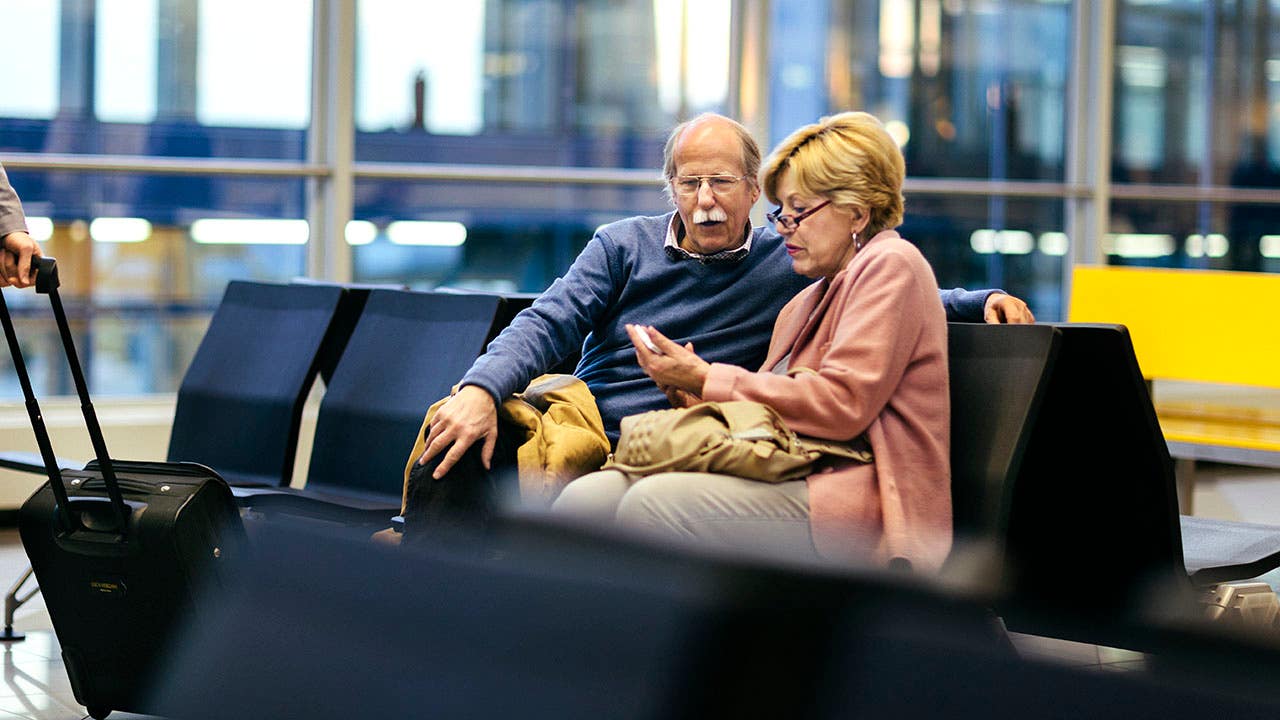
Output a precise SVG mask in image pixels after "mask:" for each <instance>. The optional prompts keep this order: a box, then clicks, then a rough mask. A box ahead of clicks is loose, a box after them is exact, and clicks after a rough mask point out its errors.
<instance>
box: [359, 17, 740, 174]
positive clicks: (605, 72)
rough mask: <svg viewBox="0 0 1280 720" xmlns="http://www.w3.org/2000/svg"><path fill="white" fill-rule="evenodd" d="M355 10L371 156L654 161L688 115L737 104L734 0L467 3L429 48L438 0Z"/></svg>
mask: <svg viewBox="0 0 1280 720" xmlns="http://www.w3.org/2000/svg"><path fill="white" fill-rule="evenodd" d="M357 7H358V23H359V26H358V29H357V48H358V51H357V53H358V56H357V67H356V106H357V107H356V123H357V129H358V130H359V131H361V132H360V133H359V134H358V136H357V138H356V157H357V158H359V159H361V160H385V161H395V162H403V161H405V160H406V159H409V160H417V161H422V162H441V163H496V164H530V165H560V166H586V167H593V166H594V167H628V168H633V167H644V168H649V167H652V168H655V169H656V168H657V167H659V165H660V161H659V162H654V158H660V157H661V153H660V150H661V145H662V142H663V141H664V140H665V133H666V131H667V130H668V129H669V127H670V126H671V125H672V124H674V123H675V121H676V118H677V117H678V116H679V117H683V116H686V115H691V114H695V113H698V112H702V111H704V110H714V111H721V112H723V111H724V110H725V109H726V102H727V97H728V87H729V52H728V47H729V37H730V23H729V19H730V12H729V8H730V3H729V2H728V0H696V1H695V0H625V1H624V2H611V3H604V2H592V3H560V2H549V1H548V0H487V1H486V2H484V3H479V2H475V3H463V4H462V5H461V6H459V8H458V9H457V10H456V11H454V12H453V13H451V15H450V22H449V31H448V32H447V33H440V34H437V35H434V36H433V39H432V42H429V43H427V42H423V41H422V38H421V37H420V34H421V28H423V27H427V26H429V25H430V24H431V23H432V22H436V20H437V18H436V15H437V14H438V12H439V10H438V8H436V7H435V6H430V7H426V8H423V9H420V10H413V9H412V8H411V7H408V6H406V5H405V4H404V3H401V2H396V1H395V0H360V2H359V4H358V6H357ZM415 13H420V14H421V15H422V18H423V19H422V21H421V22H413V21H412V18H413V17H415ZM406 18H409V20H408V21H407V20H406ZM460 135H462V136H471V137H466V138H463V137H456V136H460ZM654 147H657V148H658V149H659V153H658V154H657V155H654V154H652V148H654Z"/></svg>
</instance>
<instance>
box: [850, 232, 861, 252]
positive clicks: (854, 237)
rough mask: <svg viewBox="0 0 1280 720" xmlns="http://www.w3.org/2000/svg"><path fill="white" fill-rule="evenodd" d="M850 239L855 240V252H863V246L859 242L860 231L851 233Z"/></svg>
mask: <svg viewBox="0 0 1280 720" xmlns="http://www.w3.org/2000/svg"><path fill="white" fill-rule="evenodd" d="M850 237H852V238H853V251H854V252H858V251H859V250H861V249H862V244H861V243H859V242H858V231H857V230H854V231H853V232H852V233H850Z"/></svg>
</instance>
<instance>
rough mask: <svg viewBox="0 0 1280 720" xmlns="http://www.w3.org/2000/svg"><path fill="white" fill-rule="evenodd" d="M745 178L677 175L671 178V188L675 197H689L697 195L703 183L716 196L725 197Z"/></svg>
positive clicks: (738, 176) (740, 176) (737, 176)
mask: <svg viewBox="0 0 1280 720" xmlns="http://www.w3.org/2000/svg"><path fill="white" fill-rule="evenodd" d="M746 178H747V176H746V175H677V176H676V177H674V178H672V180H671V186H672V187H673V188H675V190H676V194H677V195H679V196H681V197H691V196H693V195H697V194H698V191H699V190H701V189H702V183H704V182H705V183H706V184H707V186H708V187H710V188H711V192H713V193H715V194H716V195H727V194H728V193H731V192H733V190H734V188H736V187H738V183H740V182H742V181H743V180H745V179H746Z"/></svg>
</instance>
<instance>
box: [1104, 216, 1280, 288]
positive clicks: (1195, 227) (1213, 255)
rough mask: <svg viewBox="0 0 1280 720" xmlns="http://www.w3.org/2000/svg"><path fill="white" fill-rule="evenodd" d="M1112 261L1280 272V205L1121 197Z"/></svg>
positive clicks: (1111, 238)
mask: <svg viewBox="0 0 1280 720" xmlns="http://www.w3.org/2000/svg"><path fill="white" fill-rule="evenodd" d="M1103 250H1104V251H1105V252H1106V253H1107V262H1108V263H1109V264H1112V265H1139V266H1144V267H1172V268H1211V269H1215V270H1247V271H1263V272H1280V205H1270V204H1247V203H1235V204H1226V203H1207V202H1201V203H1192V202H1151V201H1133V200H1128V201H1125V200H1115V201H1113V202H1112V204H1111V232H1110V233H1109V234H1108V235H1107V237H1106V238H1105V239H1104V241H1103Z"/></svg>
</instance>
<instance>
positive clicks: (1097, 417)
mask: <svg viewBox="0 0 1280 720" xmlns="http://www.w3.org/2000/svg"><path fill="white" fill-rule="evenodd" d="M267 292H277V293H281V295H282V296H284V295H290V296H291V298H290V300H289V301H288V302H287V303H284V304H283V305H281V306H279V307H276V306H273V305H272V304H271V303H270V302H268V301H267V300H265V299H264V297H262V296H258V295H256V293H267ZM304 292H305V293H309V294H310V295H312V296H315V297H316V298H324V300H323V302H324V303H326V304H325V305H324V308H325V309H324V310H321V311H318V312H317V317H318V318H319V319H322V318H323V317H324V316H325V314H326V312H332V318H331V319H330V320H329V321H328V323H327V324H326V323H324V322H320V321H319V320H317V321H316V322H315V325H316V328H317V329H313V330H312V331H310V334H309V335H308V336H307V341H306V342H297V343H294V344H291V345H290V347H291V348H292V352H294V353H295V354H296V355H298V356H299V359H298V360H297V361H296V363H297V365H298V368H299V369H301V368H302V367H303V366H304V365H305V364H306V362H304V359H306V358H311V359H310V360H309V361H308V362H310V363H311V365H310V366H308V367H307V369H306V370H305V372H299V373H297V375H298V376H299V377H301V381H300V382H299V383H297V385H296V388H295V386H294V385H288V386H289V388H290V390H289V392H287V393H283V395H284V396H286V399H287V400H288V402H287V403H286V402H280V403H278V404H279V405H280V406H281V408H283V407H284V406H285V405H288V408H289V409H288V412H289V413H290V418H291V420H290V422H289V423H288V424H287V426H288V427H290V428H292V429H293V430H292V437H291V438H289V439H288V447H289V448H290V450H291V448H292V445H293V444H294V443H296V427H297V418H298V416H299V410H300V404H301V402H302V399H303V398H305V395H306V389H307V388H308V387H309V385H310V382H311V379H313V378H314V377H315V375H316V374H321V375H322V376H323V375H325V374H326V370H325V368H328V371H327V375H328V377H327V388H326V393H325V398H324V400H323V401H322V404H321V407H320V415H319V418H318V421H317V428H316V440H315V443H314V449H313V454H312V460H311V469H310V472H309V477H308V480H307V486H306V488H305V489H304V490H301V491H298V490H292V489H285V488H279V487H270V488H251V487H241V488H237V490H236V494H237V497H238V498H239V499H240V502H241V503H242V504H243V505H245V506H246V507H251V508H253V509H255V510H258V511H264V512H269V513H270V512H281V513H286V514H299V515H303V516H310V517H319V518H323V519H327V520H331V521H335V522H339V523H342V524H344V525H361V526H382V525H385V523H386V521H387V518H388V514H387V513H388V511H389V510H390V511H394V509H395V508H398V506H399V498H400V489H401V478H402V469H403V463H404V461H405V455H404V453H405V448H406V447H409V446H410V445H411V443H412V438H413V433H414V432H415V431H416V430H417V428H418V426H419V424H420V421H421V413H422V409H423V408H424V407H425V406H426V405H427V404H429V403H430V402H432V401H433V400H435V399H437V398H439V397H442V396H443V395H444V394H446V393H447V392H448V389H449V385H450V384H451V383H453V382H454V381H456V379H457V378H458V377H460V376H461V375H462V373H463V371H464V370H465V369H466V368H467V367H468V366H469V365H470V364H471V362H472V361H473V360H474V358H475V357H476V356H477V355H478V354H479V353H480V352H481V351H482V348H483V346H484V344H485V343H486V342H487V340H488V339H489V338H491V337H492V336H493V335H495V334H496V333H497V332H498V331H499V330H500V329H501V328H502V327H504V326H505V325H506V324H507V323H508V322H510V320H511V318H512V317H513V316H514V314H515V313H516V312H517V311H518V310H519V309H521V308H523V307H526V306H527V305H528V304H529V303H530V302H531V301H532V299H533V298H532V296H520V297H515V298H499V297H494V296H487V295H467V294H450V293H420V292H411V291H405V290H394V289H384V288H373V289H369V288H358V287H347V288H338V287H333V286H304V287H298V286H268V285H263V284H254V283H233V284H232V286H231V287H229V288H228V292H227V299H226V300H224V303H223V305H222V306H221V307H220V308H219V310H218V313H217V314H216V315H215V318H214V321H213V323H211V327H210V331H209V334H208V335H207V336H206V340H205V343H203V344H202V346H201V350H200V351H199V352H198V353H197V358H196V361H194V362H193V364H192V369H191V371H190V372H189V373H188V376H189V378H188V380H187V381H184V383H183V391H182V392H181V393H180V400H179V419H180V420H181V419H182V418H183V417H184V415H186V414H187V413H184V411H183V406H184V404H185V403H186V400H185V399H184V397H183V396H187V395H189V394H190V393H189V392H188V385H191V386H192V387H199V386H210V385H213V386H216V387H220V388H224V389H225V388H241V387H243V386H245V385H248V384H251V383H252V382H253V381H254V378H255V377H257V376H258V375H259V373H261V372H262V371H261V370H253V371H252V372H245V371H244V370H243V366H245V365H249V364H250V363H246V362H245V359H244V357H243V353H244V348H243V337H244V335H245V331H244V328H246V327H251V326H252V327H257V328H258V329H257V330H255V331H254V333H253V334H254V335H256V336H258V337H283V336H285V335H286V333H290V332H292V333H298V332H299V331H300V329H301V326H302V323H301V322H300V320H299V313H298V311H297V309H296V308H295V307H294V306H293V305H292V304H291V303H294V302H297V300H296V298H297V297H299V296H301V295H302V294H303V293H304ZM357 303H358V304H357ZM268 307H271V308H273V310H272V312H264V308H268ZM330 307H332V310H329V308H330ZM357 318H358V319H357ZM321 326H323V327H324V329H323V330H319V328H320V327H321ZM228 329H230V330H228ZM224 332H231V333H232V337H231V338H229V339H224V338H221V337H220V335H221V334H222V333H224ZM949 337H950V371H951V389H952V396H951V405H952V478H953V504H954V507H955V518H954V520H955V528H956V537H957V541H956V550H955V552H954V553H953V555H952V557H951V558H950V559H949V561H948V564H947V574H948V575H949V576H950V577H951V578H953V579H959V580H960V581H962V582H969V583H974V584H976V585H977V586H979V587H984V588H987V589H988V591H989V595H990V601H989V604H990V605H991V606H992V607H994V608H996V610H997V611H998V612H999V614H1000V616H1001V617H1002V618H1003V619H1004V621H1005V622H1006V623H1007V624H1008V625H1009V626H1010V627H1011V628H1013V629H1020V630H1025V631H1027V632H1033V633H1037V634H1044V635H1050V636H1055V637H1063V638H1068V639H1075V640H1082V641H1086V642H1092V643H1098V644H1104V645H1111V646H1121V647H1132V648H1134V649H1144V650H1152V649H1157V650H1158V649H1159V647H1160V642H1159V641H1158V640H1157V639H1154V638H1153V637H1149V636H1147V635H1146V634H1144V628H1148V627H1150V626H1152V624H1153V623H1155V624H1163V625H1169V624H1180V623H1185V622H1190V621H1193V620H1194V619H1195V618H1196V617H1197V616H1198V614H1199V612H1200V610H1201V608H1200V607H1199V605H1198V604H1197V598H1198V595H1201V594H1203V592H1204V591H1205V590H1206V588H1208V587H1209V586H1211V585H1212V584H1214V583H1220V582H1226V581H1233V580H1242V579H1247V578H1252V577H1256V576H1257V575H1259V574H1261V573H1263V572H1265V571H1267V570H1270V569H1273V568H1275V567H1276V566H1277V565H1280V533H1277V532H1275V531H1274V529H1269V528H1254V527H1250V526H1244V525H1242V524H1238V523H1236V524H1232V523H1215V522H1213V521H1205V520H1201V519H1193V518H1181V517H1179V515H1178V512H1177V498H1176V490H1175V481H1174V476H1173V469H1172V461H1171V459H1170V457H1169V452H1168V448H1167V445H1166V443H1165V441H1164V438H1163V436H1162V434H1161V430H1160V426H1159V424H1158V421H1157V420H1156V418H1155V415H1154V411H1153V409H1152V406H1151V402H1150V398H1149V396H1148V394H1147V392H1146V387H1145V385H1144V383H1143V379H1142V374H1141V371H1140V370H1139V368H1138V366H1137V361H1136V358H1135V356H1134V352H1133V348H1132V344H1131V342H1130V339H1129V337H1128V334H1127V332H1126V331H1125V329H1124V328H1123V327H1120V326H1114V325H1084V324H1056V325H1053V324H1041V325H1036V326H1031V327H1014V326H987V325H981V324H978V325H969V324H952V325H951V326H950V328H949ZM236 338H239V340H240V342H236ZM339 343H341V344H342V345H343V346H344V347H345V350H340V349H335V346H336V345H338V344H339ZM206 345H207V346H210V347H212V348H220V349H221V350H219V351H217V352H211V353H208V358H207V362H206V358H205V357H204V356H205V355H206V351H205V348H206ZM313 348H314V349H313ZM274 352H280V350H279V349H277V350H272V351H269V350H265V349H264V355H271V354H272V353H274ZM227 353H231V354H230V355H228V354H227ZM262 362H264V363H269V364H270V365H271V366H272V367H278V366H280V363H279V361H278V359H276V360H270V361H268V360H263V361H262ZM317 363H318V365H317ZM206 365H209V366H212V367H213V368H215V369H214V370H209V371H208V374H209V375H210V376H212V375H214V374H216V372H222V373H224V376H223V377H222V378H220V379H216V380H209V381H204V382H200V381H199V378H201V377H203V376H204V375H205V372H206V371H205V370H204V369H203V368H204V367H205V366H206ZM237 365H239V366H241V367H240V368H239V369H234V368H236V366H237ZM228 368H233V369H228ZM237 372H244V373H245V374H244V375H243V376H238V377H228V376H226V374H227V373H232V374H234V373H237ZM272 384H273V385H277V386H284V385H287V384H286V383H279V382H276V381H273V382H272ZM209 394H216V393H209ZM206 402H207V401H206ZM192 414H197V415H198V414H199V411H193V413H192ZM179 424H180V423H175V430H174V433H175V438H176V437H177V436H178V434H179ZM245 425H246V423H245V422H244V421H237V422H235V423H234V424H231V426H230V427H231V428H232V429H233V430H235V429H236V428H240V427H244V426H245ZM284 426H286V425H285V424H283V423H278V422H277V424H275V425H274V427H284ZM198 427H199V425H198V423H197V428H198ZM205 434H206V435H212V436H214V437H213V438H212V439H213V440H214V442H212V443H211V444H210V445H209V446H208V448H207V453H208V455H206V456H203V458H204V461H206V462H207V464H210V465H211V466H213V467H215V468H218V469H220V470H221V469H222V467H223V465H224V461H223V460H221V459H220V458H219V457H218V456H217V453H219V452H226V449H227V447H228V444H229V443H228V442H226V441H227V440H231V439H232V438H231V437H223V438H218V437H217V435H216V433H211V432H209V431H208V429H207V428H206V429H205ZM269 434H270V433H269V432H267V431H266V430H261V431H257V432H254V433H251V435H253V436H255V437H256V436H259V435H261V436H267V435H269ZM206 439H208V438H206ZM231 444H235V443H231ZM181 452H182V453H191V452H194V451H193V450H191V449H184V450H182V451H181ZM249 455H250V457H249V458H248V459H251V460H254V461H261V460H262V459H263V458H265V457H267V456H268V455H269V454H268V453H265V452H262V451H261V450H253V451H252V452H251V453H249ZM179 457H182V458H196V459H198V460H199V459H201V456H196V455H191V454H187V455H184V454H181V453H179V452H178V451H175V450H173V449H172V448H171V452H170V458H171V459H177V458H179ZM228 467H232V466H228ZM288 471H289V467H288V466H287V465H281V466H280V469H279V471H278V474H277V477H276V480H275V483H274V484H275V485H283V484H286V483H287V481H288V477H289V472H288ZM235 472H236V471H235V470H234V469H233V470H232V471H231V472H226V473H224V474H227V475H228V476H229V477H231V478H232V479H233V481H235V479H236V475H235V474H234V473H235ZM246 474H248V473H246Z"/></svg>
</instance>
